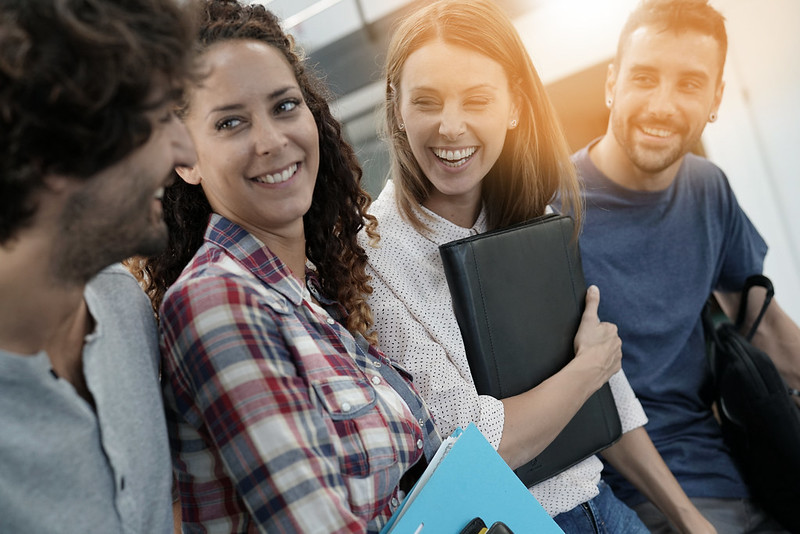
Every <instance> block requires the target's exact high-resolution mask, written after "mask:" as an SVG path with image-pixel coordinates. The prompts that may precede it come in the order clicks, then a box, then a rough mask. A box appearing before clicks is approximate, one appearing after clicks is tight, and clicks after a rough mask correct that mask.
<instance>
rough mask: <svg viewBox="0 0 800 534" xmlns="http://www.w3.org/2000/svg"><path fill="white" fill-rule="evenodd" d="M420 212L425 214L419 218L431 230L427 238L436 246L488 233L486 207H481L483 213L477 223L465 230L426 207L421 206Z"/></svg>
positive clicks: (427, 233)
mask: <svg viewBox="0 0 800 534" xmlns="http://www.w3.org/2000/svg"><path fill="white" fill-rule="evenodd" d="M415 209H417V211H418V212H420V213H424V214H425V215H422V216H420V217H419V219H420V220H421V221H424V222H425V224H426V225H427V226H428V228H430V231H429V232H424V233H423V235H425V238H426V239H428V240H430V241H431V242H433V243H434V244H435V245H436V246H441V245H444V244H445V243H449V242H451V241H455V240H457V239H464V238H465V237H470V236H473V235H476V234H482V233H483V232H485V231H486V206H483V205H482V206H481V211H480V213H479V214H478V218H477V219H476V220H475V223H474V224H473V225H472V226H471V227H469V228H464V227H463V226H459V225H457V224H455V223H452V222H450V221H448V220H447V219H445V218H444V217H442V216H440V215H437V214H436V213H434V212H432V211H431V210H429V209H428V208H426V207H425V206H419V207H417V208H415Z"/></svg>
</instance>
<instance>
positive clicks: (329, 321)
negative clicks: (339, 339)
mask: <svg viewBox="0 0 800 534" xmlns="http://www.w3.org/2000/svg"><path fill="white" fill-rule="evenodd" d="M325 320H326V321H327V322H328V324H333V323H335V322H336V321H334V320H333V317H328V318H327V319H325Z"/></svg>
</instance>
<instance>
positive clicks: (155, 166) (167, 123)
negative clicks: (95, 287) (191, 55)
mask: <svg viewBox="0 0 800 534" xmlns="http://www.w3.org/2000/svg"><path fill="white" fill-rule="evenodd" d="M174 106H175V102H174V101H172V100H169V101H164V102H162V104H161V105H160V106H158V107H157V108H156V109H153V110H152V111H150V112H148V114H147V115H148V118H149V119H150V122H151V124H152V130H151V134H150V137H149V138H148V140H147V141H146V142H145V143H144V144H143V145H141V146H139V147H138V148H136V149H135V150H134V151H133V152H131V153H130V154H129V155H128V156H126V157H125V158H123V159H122V160H120V161H118V162H117V163H115V164H113V165H111V166H109V167H106V168H105V169H103V170H101V171H100V172H98V173H97V174H95V175H94V176H92V177H91V178H90V179H88V180H75V179H69V180H67V181H66V182H65V183H67V185H66V186H65V189H64V192H65V200H64V201H63V208H62V210H61V212H60V215H59V216H58V219H59V223H58V224H59V231H58V232H59V233H58V236H57V238H56V240H55V249H54V258H53V261H52V263H53V265H54V268H57V269H58V273H57V276H58V277H59V278H61V279H64V280H73V281H79V282H85V281H87V280H88V279H89V278H91V277H92V276H93V275H94V274H96V273H97V271H99V270H100V269H102V268H103V267H105V266H107V265H109V264H111V263H114V262H117V261H121V260H123V259H125V258H128V257H130V256H133V255H136V254H141V255H145V256H146V255H151V254H156V253H158V252H161V250H163V248H164V247H165V246H166V244H167V227H166V224H165V223H164V220H163V217H162V208H161V196H162V195H163V193H164V186H165V185H166V184H167V183H168V182H169V181H171V180H172V177H173V174H172V171H173V168H174V167H175V166H177V165H192V164H193V163H194V162H195V152H194V148H193V146H192V143H191V140H190V138H189V136H188V134H187V132H186V128H185V126H184V125H183V124H182V123H181V122H180V121H179V120H178V119H177V117H176V116H175V114H174V113H173V109H174Z"/></svg>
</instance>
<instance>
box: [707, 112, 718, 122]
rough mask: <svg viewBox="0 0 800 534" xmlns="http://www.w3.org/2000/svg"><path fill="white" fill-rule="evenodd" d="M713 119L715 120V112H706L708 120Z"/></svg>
mask: <svg viewBox="0 0 800 534" xmlns="http://www.w3.org/2000/svg"><path fill="white" fill-rule="evenodd" d="M715 120H717V114H716V113H715V112H713V111H712V112H711V113H709V114H708V122H714V121H715Z"/></svg>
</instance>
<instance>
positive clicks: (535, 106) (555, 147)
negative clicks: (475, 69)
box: [384, 0, 582, 231]
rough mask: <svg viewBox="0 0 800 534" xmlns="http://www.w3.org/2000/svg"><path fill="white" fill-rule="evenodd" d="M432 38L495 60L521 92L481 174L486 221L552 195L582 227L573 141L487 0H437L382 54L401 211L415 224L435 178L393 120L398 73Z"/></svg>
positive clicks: (536, 209)
mask: <svg viewBox="0 0 800 534" xmlns="http://www.w3.org/2000/svg"><path fill="white" fill-rule="evenodd" d="M435 40H442V41H444V42H446V43H448V44H453V45H457V46H460V47H463V48H467V49H469V50H473V51H475V52H478V53H480V54H483V55H485V56H487V57H489V58H491V59H493V60H494V61H496V62H498V63H499V64H500V65H501V66H502V67H503V69H504V71H505V73H506V75H507V76H508V80H509V84H510V90H511V92H512V96H514V97H516V98H518V101H519V104H520V107H519V111H520V114H519V124H518V126H517V127H516V128H515V129H512V130H510V131H509V132H508V134H507V137H506V141H505V145H504V146H503V151H502V153H501V154H500V157H499V158H498V160H497V162H496V163H495V164H494V166H493V167H492V169H491V170H490V171H489V173H488V174H487V175H486V176H485V177H484V179H483V182H482V187H481V191H482V197H483V202H484V204H485V206H486V214H487V223H488V227H489V229H494V228H503V227H505V226H509V225H511V224H515V223H518V222H522V221H525V220H528V219H531V218H533V217H536V216H538V215H542V214H543V213H544V211H545V208H546V206H547V205H548V204H549V203H551V202H552V201H553V200H554V199H555V197H556V196H559V197H560V201H561V204H562V207H563V209H564V211H565V212H566V213H570V214H571V215H572V216H573V217H574V218H575V219H576V231H577V229H578V228H579V227H580V221H581V212H582V209H581V203H580V188H579V185H578V181H577V177H576V171H575V167H574V165H573V164H572V162H571V161H570V158H569V156H570V149H569V146H568V144H567V142H566V139H565V137H564V133H563V131H562V129H561V126H560V124H559V122H558V118H557V116H556V113H555V110H554V108H553V106H552V104H551V103H550V100H549V98H548V97H547V93H546V92H545V89H544V85H543V84H542V81H541V80H540V78H539V75H538V74H537V72H536V69H535V68H534V66H533V62H532V61H531V59H530V56H529V55H528V53H527V51H526V50H525V46H524V44H523V43H522V40H521V39H520V37H519V34H518V33H517V31H516V29H515V28H514V26H513V24H512V23H511V20H510V19H509V18H508V16H507V15H506V14H505V13H504V12H503V11H502V10H501V9H500V8H499V7H498V6H496V5H495V4H494V2H492V1H491V0H440V1H437V2H434V3H433V4H430V5H428V6H426V7H423V8H421V9H419V10H417V11H415V12H413V13H412V14H410V15H409V16H408V17H407V18H405V19H403V20H402V21H401V22H400V24H399V26H397V28H396V29H395V31H394V34H393V36H392V39H391V41H390V43H389V49H388V52H387V56H386V71H385V79H386V101H385V108H386V124H385V125H384V127H385V136H386V138H387V139H388V140H389V145H390V151H391V160H392V177H393V178H394V183H395V190H396V195H397V202H398V204H399V209H400V212H401V214H402V215H403V216H404V217H405V218H406V219H407V220H408V221H409V222H410V223H411V224H412V225H414V227H415V228H416V229H417V230H419V231H424V230H425V229H426V228H427V227H426V225H425V223H424V221H422V220H420V219H419V217H418V216H417V213H419V211H418V209H417V208H418V207H419V206H420V205H422V203H423V202H425V200H426V199H427V198H428V196H429V194H430V192H431V190H432V188H433V185H432V184H431V182H430V181H429V180H428V178H427V177H426V176H425V174H424V173H423V172H422V169H421V168H420V166H419V164H418V163H417V161H416V159H415V158H414V154H413V153H412V152H411V146H410V144H409V142H408V137H407V136H406V133H405V131H403V130H400V128H399V127H398V122H399V121H398V120H397V116H396V109H397V106H398V104H399V98H400V95H399V88H400V78H401V76H402V72H403V66H404V65H405V62H406V60H407V59H408V57H409V56H410V55H411V53H413V52H414V51H416V50H418V49H419V48H421V47H422V46H424V45H425V44H428V43H430V42H432V41H435Z"/></svg>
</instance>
